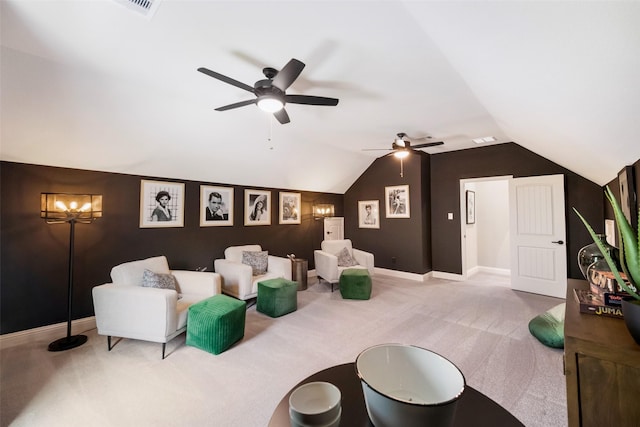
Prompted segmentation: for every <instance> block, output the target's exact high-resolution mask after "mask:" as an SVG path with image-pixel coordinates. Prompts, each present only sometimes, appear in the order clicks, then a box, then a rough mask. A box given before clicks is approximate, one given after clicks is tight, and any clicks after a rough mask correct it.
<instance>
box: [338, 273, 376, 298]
mask: <svg viewBox="0 0 640 427" xmlns="http://www.w3.org/2000/svg"><path fill="white" fill-rule="evenodd" d="M340 295H342V298H345V299H369V298H370V297H371V276H369V270H367V269H366V268H347V269H346V270H343V271H342V273H341V274H340Z"/></svg>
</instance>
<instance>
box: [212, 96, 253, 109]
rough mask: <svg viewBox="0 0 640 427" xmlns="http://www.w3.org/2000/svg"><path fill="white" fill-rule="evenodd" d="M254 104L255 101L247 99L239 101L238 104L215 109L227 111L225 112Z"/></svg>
mask: <svg viewBox="0 0 640 427" xmlns="http://www.w3.org/2000/svg"><path fill="white" fill-rule="evenodd" d="M256 102H257V99H249V100H247V101H240V102H236V103H235V104H229V105H225V106H223V107H218V108H216V111H227V110H231V109H233V108H238V107H244V106H245V105H251V104H255V103H256Z"/></svg>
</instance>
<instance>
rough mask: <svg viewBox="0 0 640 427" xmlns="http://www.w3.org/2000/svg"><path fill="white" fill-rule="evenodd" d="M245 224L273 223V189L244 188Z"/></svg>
mask: <svg viewBox="0 0 640 427" xmlns="http://www.w3.org/2000/svg"><path fill="white" fill-rule="evenodd" d="M244 225H271V191H262V190H244Z"/></svg>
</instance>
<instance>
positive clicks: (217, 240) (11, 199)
mask: <svg viewBox="0 0 640 427" xmlns="http://www.w3.org/2000/svg"><path fill="white" fill-rule="evenodd" d="M0 178H1V186H0V191H1V194H2V199H1V202H0V203H1V205H0V218H1V222H0V231H1V236H2V238H1V241H0V265H1V266H2V268H1V273H0V320H1V322H0V333H2V334H6V333H11V332H15V331H20V330H25V329H30V328H35V327H39V326H44V325H50V324H55V323H59V322H63V321H66V318H67V313H66V310H67V309H66V304H67V303H66V299H67V277H68V276H67V267H68V250H69V249H68V248H69V225H68V224H53V225H49V224H46V223H45V222H44V221H43V220H42V219H40V216H39V212H40V193H42V192H67V193H98V194H102V195H103V210H104V217H103V218H101V219H99V220H97V221H96V222H94V223H93V224H78V225H77V226H76V233H75V276H74V279H75V280H74V287H75V289H74V316H73V317H74V318H84V317H87V316H92V315H93V302H92V299H91V288H92V287H93V286H95V285H98V284H101V283H106V282H109V281H110V277H109V273H110V271H111V268H112V267H113V266H115V265H117V264H120V263H122V262H126V261H131V260H136V259H142V258H147V257H151V256H156V255H165V256H166V257H167V259H168V260H169V266H170V267H171V268H172V269H187V270H195V269H196V268H197V267H207V268H208V271H213V260H214V259H215V258H221V257H222V256H223V251H224V249H225V248H226V247H227V246H232V245H239V244H246V243H258V244H261V245H262V246H263V248H264V249H266V250H268V251H269V253H272V254H274V255H279V256H285V255H287V254H290V253H295V254H296V255H297V256H298V257H300V258H307V259H308V260H309V268H314V266H313V250H314V249H316V248H319V247H320V241H321V239H322V234H323V229H322V226H323V225H322V221H315V220H314V219H313V218H312V216H311V211H312V210H311V209H312V205H313V203H314V201H315V202H317V203H333V204H334V205H335V209H336V215H338V216H342V215H343V212H344V211H343V195H341V194H332V193H316V192H307V191H299V192H300V193H301V195H302V216H301V224H300V225H293V224H291V225H279V224H278V208H277V206H278V205H277V203H278V192H279V191H280V190H284V191H294V192H298V191H296V190H292V189H274V188H266V189H265V188H260V187H250V188H255V189H262V190H271V225H270V226H251V227H245V226H244V225H243V223H244V221H243V218H244V216H243V215H244V206H243V203H244V189H245V188H249V187H242V186H237V185H232V184H221V183H210V182H196V181H187V180H182V179H166V178H155V177H143V176H137V175H127V174H115V173H106V172H95V171H86V170H78V169H66V168H57V167H49V166H37V165H29V164H22V163H13V162H1V163H0ZM141 179H155V180H167V181H171V182H182V183H184V184H185V218H184V227H180V228H139V215H140V213H139V211H140V209H139V206H140V180H141ZM201 184H204V185H223V186H229V187H234V189H235V195H234V204H235V206H234V213H235V215H234V226H232V227H200V225H199V223H200V220H199V218H200V217H199V208H200V185H201Z"/></svg>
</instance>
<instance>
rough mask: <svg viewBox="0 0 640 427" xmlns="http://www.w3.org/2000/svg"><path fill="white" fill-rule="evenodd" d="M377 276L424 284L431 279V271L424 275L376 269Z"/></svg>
mask: <svg viewBox="0 0 640 427" xmlns="http://www.w3.org/2000/svg"><path fill="white" fill-rule="evenodd" d="M374 271H375V273H376V274H381V275H383V276H391V277H397V278H400V279H407V280H414V281H416V282H424V281H426V280H428V279H429V278H430V277H431V271H430V272H428V273H424V274H418V273H407V272H406V271H398V270H390V269H387V268H380V267H374Z"/></svg>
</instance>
